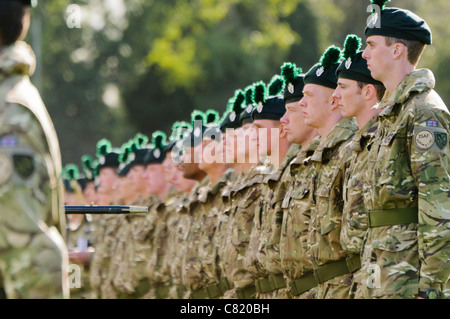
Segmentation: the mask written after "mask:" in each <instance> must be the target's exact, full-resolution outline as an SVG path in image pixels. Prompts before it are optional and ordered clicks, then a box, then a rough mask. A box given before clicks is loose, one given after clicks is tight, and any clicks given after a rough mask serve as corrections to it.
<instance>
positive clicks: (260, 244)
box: [250, 144, 301, 274]
mask: <svg viewBox="0 0 450 319" xmlns="http://www.w3.org/2000/svg"><path fill="white" fill-rule="evenodd" d="M300 149H301V147H300V146H299V145H296V144H292V145H291V146H290V148H289V150H288V152H287V153H286V155H285V156H284V158H283V160H282V161H281V163H280V166H279V167H278V168H277V169H276V170H275V171H274V172H273V173H272V174H270V175H269V176H268V178H267V179H266V180H265V183H264V184H263V185H262V187H263V190H262V194H263V195H262V198H263V207H262V209H261V211H260V214H258V215H255V218H254V225H253V231H252V239H253V238H256V239H257V240H256V243H255V245H254V246H255V252H256V257H257V260H258V263H259V264H260V265H261V266H260V267H261V268H262V269H263V271H264V273H269V274H278V273H282V270H281V265H280V249H279V243H280V236H281V223H282V221H283V209H282V208H281V203H282V201H283V199H284V195H285V193H286V188H287V187H288V186H289V184H290V182H291V176H290V171H289V163H290V162H291V160H293V159H294V157H296V156H297V154H298V153H299V152H300ZM255 234H256V235H257V236H255ZM252 239H251V240H250V242H252Z"/></svg>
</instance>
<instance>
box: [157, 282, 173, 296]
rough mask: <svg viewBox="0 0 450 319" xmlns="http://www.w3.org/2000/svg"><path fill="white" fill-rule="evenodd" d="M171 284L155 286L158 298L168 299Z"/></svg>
mask: <svg viewBox="0 0 450 319" xmlns="http://www.w3.org/2000/svg"><path fill="white" fill-rule="evenodd" d="M169 289H170V284H162V285H160V286H158V287H156V288H155V296H156V298H157V299H166V298H167V296H168V295H169Z"/></svg>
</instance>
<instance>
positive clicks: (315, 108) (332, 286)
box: [300, 46, 359, 299]
mask: <svg viewBox="0 0 450 319" xmlns="http://www.w3.org/2000/svg"><path fill="white" fill-rule="evenodd" d="M340 57H341V51H340V49H338V48H337V47H334V46H331V47H330V48H328V49H327V51H326V52H325V54H324V56H323V58H322V59H321V62H320V63H319V64H316V65H315V66H313V67H312V68H311V69H310V70H309V71H308V73H306V75H305V79H304V82H305V87H304V88H303V93H304V96H303V98H302V100H301V101H300V106H301V107H302V111H303V113H304V114H305V123H306V124H307V125H309V126H312V127H314V128H316V129H317V131H318V132H319V135H320V136H321V142H320V144H319V146H317V148H316V150H315V151H314V154H313V155H312V157H311V161H312V164H313V166H314V170H315V171H316V173H315V176H314V179H313V183H312V184H311V187H310V191H311V195H312V200H313V203H314V206H313V207H312V210H311V221H310V224H309V227H308V238H307V254H308V259H309V261H310V262H311V264H312V265H313V272H314V278H315V280H316V283H317V284H318V286H317V295H316V298H318V299H325V298H346V297H348V293H349V289H350V284H351V282H352V277H353V275H352V272H353V271H355V270H356V269H357V268H358V267H359V255H347V254H346V252H345V251H344V250H343V249H342V247H341V246H340V231H341V222H342V207H343V200H342V188H343V178H344V173H345V164H346V161H347V155H346V153H345V151H346V150H347V148H346V144H347V143H348V141H349V140H350V139H351V138H352V137H353V135H354V133H355V131H356V129H357V126H356V124H355V122H354V119H342V115H341V112H340V109H339V108H338V106H337V104H336V102H335V101H334V100H333V98H332V94H333V92H334V90H335V89H336V86H337V77H336V74H335V72H336V69H337V67H338V66H339V63H338V61H339V59H340Z"/></svg>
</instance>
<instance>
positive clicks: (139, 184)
mask: <svg viewBox="0 0 450 319" xmlns="http://www.w3.org/2000/svg"><path fill="white" fill-rule="evenodd" d="M144 172H145V167H144V166H143V165H135V166H133V167H132V168H131V169H130V171H129V172H128V174H127V177H128V178H129V179H130V180H131V182H132V183H133V185H134V187H135V190H136V191H137V192H139V193H144V192H145V191H146V183H145V179H144Z"/></svg>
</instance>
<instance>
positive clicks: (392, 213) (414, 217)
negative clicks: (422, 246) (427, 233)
mask: <svg viewBox="0 0 450 319" xmlns="http://www.w3.org/2000/svg"><path fill="white" fill-rule="evenodd" d="M418 222H419V208H418V207H409V208H395V209H389V210H372V211H369V227H370V228H372V227H381V226H391V225H401V224H416V223H418Z"/></svg>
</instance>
